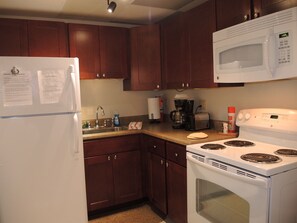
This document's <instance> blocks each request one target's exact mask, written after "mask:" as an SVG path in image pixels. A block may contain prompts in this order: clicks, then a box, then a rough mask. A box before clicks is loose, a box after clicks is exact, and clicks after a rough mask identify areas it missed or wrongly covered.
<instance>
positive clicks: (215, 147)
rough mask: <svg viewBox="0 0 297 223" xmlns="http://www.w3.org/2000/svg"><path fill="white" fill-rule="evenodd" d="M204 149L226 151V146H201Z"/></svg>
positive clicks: (210, 144) (211, 144) (213, 144)
mask: <svg viewBox="0 0 297 223" xmlns="http://www.w3.org/2000/svg"><path fill="white" fill-rule="evenodd" d="M201 148H202V149H209V150H220V149H225V148H226V146H224V145H221V144H216V143H208V144H204V145H202V146H201Z"/></svg>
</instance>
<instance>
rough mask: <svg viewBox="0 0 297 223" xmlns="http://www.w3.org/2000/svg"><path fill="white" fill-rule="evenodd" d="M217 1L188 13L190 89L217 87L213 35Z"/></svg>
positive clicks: (211, 1)
mask: <svg viewBox="0 0 297 223" xmlns="http://www.w3.org/2000/svg"><path fill="white" fill-rule="evenodd" d="M215 18H216V14H215V1H214V0H209V1H207V2H206V3H204V4H202V5H200V6H198V7H196V8H194V9H192V10H191V11H188V12H187V13H186V23H187V28H188V35H189V57H190V58H189V61H190V87H192V88H193V87H215V86H217V85H216V84H215V83H214V81H213V53H212V33H213V32H215V30H216V19H215Z"/></svg>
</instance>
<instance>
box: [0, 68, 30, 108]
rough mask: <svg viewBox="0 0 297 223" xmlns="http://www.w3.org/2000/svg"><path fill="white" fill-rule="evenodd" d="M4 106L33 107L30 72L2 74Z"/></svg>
mask: <svg viewBox="0 0 297 223" xmlns="http://www.w3.org/2000/svg"><path fill="white" fill-rule="evenodd" d="M2 78H3V79H2V81H3V82H2V83H3V106H4V107H8V106H21V105H32V104H33V94H32V75H31V73H30V72H23V73H17V74H16V73H15V74H12V73H6V72H2Z"/></svg>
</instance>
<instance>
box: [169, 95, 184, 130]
mask: <svg viewBox="0 0 297 223" xmlns="http://www.w3.org/2000/svg"><path fill="white" fill-rule="evenodd" d="M186 102H187V100H186V99H175V100H174V105H175V108H176V110H174V111H171V112H170V119H171V120H172V121H173V125H172V127H173V128H175V129H181V128H184V127H185V121H186V113H185V106H186Z"/></svg>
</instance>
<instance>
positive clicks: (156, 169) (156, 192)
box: [149, 153, 167, 214]
mask: <svg viewBox="0 0 297 223" xmlns="http://www.w3.org/2000/svg"><path fill="white" fill-rule="evenodd" d="M165 171H166V169H165V159H164V158H162V157H160V156H158V155H155V154H152V153H150V158H149V184H150V186H149V187H150V193H149V196H150V201H151V202H152V204H153V205H155V206H156V207H157V208H158V209H159V210H160V211H162V212H163V213H164V214H167V205H166V174H165Z"/></svg>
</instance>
